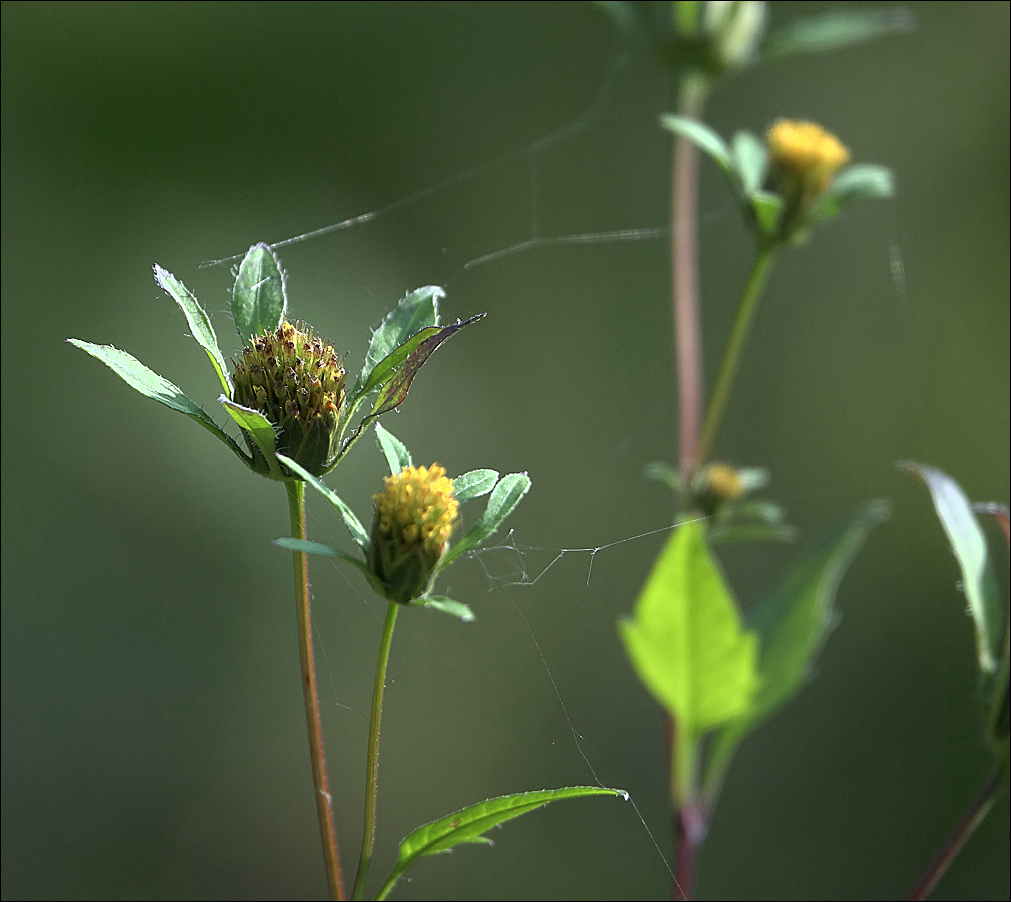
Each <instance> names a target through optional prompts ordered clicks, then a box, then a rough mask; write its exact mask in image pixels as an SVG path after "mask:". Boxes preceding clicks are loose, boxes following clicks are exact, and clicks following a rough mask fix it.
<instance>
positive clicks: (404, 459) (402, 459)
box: [376, 423, 411, 473]
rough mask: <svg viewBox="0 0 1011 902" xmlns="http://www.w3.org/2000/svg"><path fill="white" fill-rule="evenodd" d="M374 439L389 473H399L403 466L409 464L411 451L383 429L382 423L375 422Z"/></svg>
mask: <svg viewBox="0 0 1011 902" xmlns="http://www.w3.org/2000/svg"><path fill="white" fill-rule="evenodd" d="M376 439H378V441H379V447H380V448H381V449H382V452H383V456H384V457H385V458H386V463H387V465H388V466H389V468H390V472H391V473H399V472H400V471H401V470H403V469H404V467H409V466H411V452H410V451H408V450H407V445H405V444H404V443H403V442H402V441H400V439H398V438H397V437H396V436H395V435H394V434H393V433H392V432H390V431H389V430H388V429H384V428H383V425H382V423H376Z"/></svg>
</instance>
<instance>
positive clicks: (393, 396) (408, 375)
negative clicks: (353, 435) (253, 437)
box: [369, 313, 484, 417]
mask: <svg viewBox="0 0 1011 902" xmlns="http://www.w3.org/2000/svg"><path fill="white" fill-rule="evenodd" d="M483 317H484V314H483V313H479V314H477V316H472V317H471V318H470V319H468V320H465V321H463V322H460V320H457V321H456V322H455V323H452V324H450V325H448V326H443V327H442V328H441V329H438V330H436V331H435V332H434V333H433V334H431V335H428V336H427V337H426V338H425V339H424V340H423V341H421V342H420V343H419V344H418V345H417V347H416V348H415V349H414V350H413V351H411V353H410V354H408V355H407V357H406V358H405V359H404V361H403V363H401V364H400V366H398V367H397V368H396V370H395V372H394V373H393V376H392V377H391V378H390V379H389V380H388V381H387V382H386V383H385V384H384V385H383V387H382V388H381V389H380V390H379V396H378V397H377V398H376V403H375V405H374V406H373V408H372V413H370V414H369V417H379V416H382V415H383V414H384V413H389V412H390V411H391V410H396V408H398V407H399V406H400V405H401V404H403V403H404V400H405V399H406V398H407V392H408V391H409V389H410V387H411V383H412V382H413V381H414V377H415V376H417V375H418V373H419V372H420V371H421V368H422V367H423V366H424V365H425V363H426V361H427V360H428V358H429V357H431V356H432V354H433V353H434V352H435V350H436V348H438V347H439V345H441V344H442V343H443V342H444V341H446V340H447V339H448V338H450V337H452V336H453V335H455V334H456V333H457V332H459V331H460V330H461V329H462V328H463V327H464V326H469V325H470V324H471V323H474V322H477V321H478V320H479V319H481V318H483Z"/></svg>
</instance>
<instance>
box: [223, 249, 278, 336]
mask: <svg viewBox="0 0 1011 902" xmlns="http://www.w3.org/2000/svg"><path fill="white" fill-rule="evenodd" d="M287 306H288V300H287V297H286V296H285V291H284V273H282V272H281V264H280V263H278V260H277V257H275V256H274V252H273V251H272V250H271V249H270V247H269V246H268V245H266V244H255V245H253V247H251V248H250V249H249V250H248V251H247V252H246V256H245V258H244V259H243V261H242V263H241V264H240V265H239V273H238V275H237V276H236V277H235V285H234V286H233V287H232V315H233V316H234V317H235V327H236V328H237V329H238V330H239V334H240V335H241V336H242V338H243V340H247V339H248V338H249V337H250V336H251V335H259V334H260V333H262V332H264V331H265V330H267V329H271V330H273V329H276V328H277V327H278V326H279V325H280V324H281V320H282V319H284V312H285V310H286V309H287Z"/></svg>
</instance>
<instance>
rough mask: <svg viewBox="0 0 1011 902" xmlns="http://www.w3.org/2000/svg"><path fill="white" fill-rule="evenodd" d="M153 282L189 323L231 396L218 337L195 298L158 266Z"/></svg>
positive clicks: (170, 274)
mask: <svg viewBox="0 0 1011 902" xmlns="http://www.w3.org/2000/svg"><path fill="white" fill-rule="evenodd" d="M154 280H155V281H156V282H157V283H158V285H159V286H160V287H161V288H162V290H163V291H164V292H165V293H166V294H168V296H169V297H170V298H172V300H173V301H175V302H176V303H177V304H178V305H179V308H180V309H181V310H182V312H183V313H184V314H185V316H186V322H187V323H189V327H190V332H191V333H192V334H193V337H194V338H195V339H196V340H197V344H199V345H200V347H202V348H203V349H204V350H205V351H206V352H207V356H208V357H210V358H211V363H212V364H213V365H214V371H215V372H216V373H217V374H218V380H219V381H220V382H221V387H222V389H223V390H224V392H225V394H226V395H228V397H229V398H230V397H231V396H232V380H231V377H230V376H229V375H228V367H227V366H226V365H225V358H224V357H222V356H221V350H220V348H218V337H217V336H216V335H215V334H214V327H213V326H212V325H211V320H210V318H209V317H208V316H207V314H206V313H205V312H204V308H203V307H201V306H200V303H199V302H198V301H197V299H196V296H195V295H194V294H193V293H192V292H191V291H190V290H189V289H188V288H187V287H186V286H185V285H183V283H182V282H180V281H179V280H178V279H177V278H176V277H175V276H174V275H172V273H170V272H169V271H168V270H166V269H162V268H161V267H160V266H158V264H155V267H154Z"/></svg>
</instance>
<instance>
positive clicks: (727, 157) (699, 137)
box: [660, 113, 741, 191]
mask: <svg viewBox="0 0 1011 902" xmlns="http://www.w3.org/2000/svg"><path fill="white" fill-rule="evenodd" d="M660 124H661V125H662V126H663V127H664V128H665V129H667V131H669V132H674V134H675V135H682V136H684V137H685V138H688V140H690V141H693V142H694V143H695V144H697V145H698V146H699V149H700V150H703V151H705V152H706V153H707V154H709V156H711V157H712V158H713V159H714V160H715V161H716V162H717V164H718V165H719V167H720V169H722V170H723V171H724V172H725V173H726V174H727V175H728V176H729V177H730V179H731V181H732V182H733V184H734V189H735V191H736V190H737V189H738V187H739V185H740V181H741V180H740V176H739V174H738V173H737V168H736V163H735V160H734V156H733V154H732V153H731V152H730V148H729V147H727V143H726V142H725V141H724V140H723V139H722V138H721V137H720V136H719V135H718V134H717V133H716V132H714V131H713V130H712V129H711V128H710V127H709V126H708V125H705V124H704V123H702V122H699V121H698V120H696V119H686V118H684V117H683V116H675V115H673V114H672V113H664V114H663V115H662V116H661V117H660Z"/></svg>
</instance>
